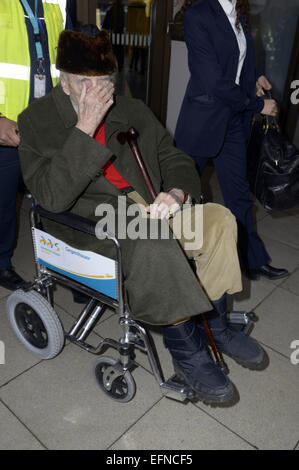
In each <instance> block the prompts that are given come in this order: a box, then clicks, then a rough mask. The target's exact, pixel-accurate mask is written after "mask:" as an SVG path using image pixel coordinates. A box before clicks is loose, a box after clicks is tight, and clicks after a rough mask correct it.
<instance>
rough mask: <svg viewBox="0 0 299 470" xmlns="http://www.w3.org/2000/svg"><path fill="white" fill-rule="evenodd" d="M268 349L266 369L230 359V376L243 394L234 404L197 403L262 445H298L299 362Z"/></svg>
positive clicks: (253, 441)
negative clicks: (247, 367)
mask: <svg viewBox="0 0 299 470" xmlns="http://www.w3.org/2000/svg"><path fill="white" fill-rule="evenodd" d="M267 353H268V355H269V358H270V364H269V366H268V368H267V369H266V370H264V371H249V370H247V369H244V368H242V367H240V366H238V365H237V364H234V363H233V361H231V360H229V361H228V363H229V368H230V374H229V377H230V379H231V380H232V381H233V383H234V384H235V385H236V387H237V389H238V391H239V395H240V400H239V401H238V403H236V404H235V405H234V406H232V407H215V408H212V407H205V408H204V405H202V404H201V403H200V402H198V404H197V405H196V406H198V407H199V408H200V409H204V410H205V411H206V412H207V413H208V414H209V415H211V416H213V417H214V418H216V419H217V420H218V421H220V422H221V423H222V424H223V425H225V426H227V427H228V428H229V429H231V430H232V431H234V432H235V433H237V434H238V435H239V436H242V438H243V439H245V440H247V441H248V442H250V443H251V444H252V445H254V446H256V447H257V448H259V449H264V450H271V449H277V450H284V449H294V447H295V445H296V443H297V441H298V435H299V429H298V421H299V408H298V389H299V374H298V366H294V365H292V364H291V362H290V361H289V360H288V359H286V358H284V357H282V356H280V355H279V354H277V353H275V352H273V351H271V350H269V349H267Z"/></svg>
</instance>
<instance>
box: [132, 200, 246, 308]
mask: <svg viewBox="0 0 299 470" xmlns="http://www.w3.org/2000/svg"><path fill="white" fill-rule="evenodd" d="M128 197H129V198H130V199H131V200H133V201H134V202H135V203H137V204H138V205H140V207H141V208H144V207H145V206H147V205H148V204H147V203H146V202H145V200H144V199H143V198H142V197H141V196H140V195H139V194H138V193H137V192H136V191H134V192H131V193H129V194H128ZM197 209H198V210H197ZM201 211H202V212H201ZM180 212H181V211H180ZM143 214H144V216H146V217H149V215H148V214H147V213H145V212H144V211H143ZM184 225H188V226H189V227H200V226H201V225H202V237H200V238H202V240H201V243H198V244H197V245H198V246H196V247H192V249H186V246H187V247H188V246H189V244H190V243H192V239H191V240H190V239H187V238H186V237H185V236H184V233H185V230H184ZM169 226H170V227H171V229H172V230H173V233H174V234H175V236H176V238H177V239H178V242H179V243H180V245H181V247H182V248H183V250H184V252H185V254H186V256H187V257H188V258H189V259H193V260H194V261H195V264H196V273H197V277H198V279H199V282H200V284H201V286H202V287H203V289H204V290H205V292H206V294H207V296H208V297H209V299H210V300H212V301H213V300H217V299H219V298H220V297H222V295H223V294H225V293H228V294H234V293H236V292H240V291H242V278H241V271H240V264H239V258H238V252H237V224H236V220H235V217H234V216H233V214H232V213H231V212H230V210H229V209H227V208H226V207H224V206H221V205H220V204H214V203H207V204H203V205H201V206H187V208H186V209H184V216H183V217H181V215H180V214H179V213H176V214H175V215H174V217H173V218H171V219H170V220H169Z"/></svg>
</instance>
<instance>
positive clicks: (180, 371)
mask: <svg viewBox="0 0 299 470" xmlns="http://www.w3.org/2000/svg"><path fill="white" fill-rule="evenodd" d="M163 339H164V344H165V346H166V348H167V349H169V352H170V353H171V355H172V358H173V365H174V369H175V372H176V374H177V375H178V376H179V378H180V379H182V380H184V382H185V383H186V384H187V385H189V386H190V387H191V388H192V390H193V391H194V392H195V394H196V396H197V397H198V398H199V399H200V400H202V401H204V402H205V403H223V402H228V401H230V400H231V399H232V398H233V396H234V394H235V389H234V387H233V384H232V383H231V382H230V380H229V379H228V378H227V377H226V376H225V375H224V374H223V372H222V371H221V369H220V368H219V367H218V366H216V365H215V363H214V362H213V360H212V359H211V357H210V355H209V353H208V351H207V349H206V346H205V344H204V341H203V340H202V338H201V335H200V331H199V329H198V327H197V324H196V323H195V322H194V321H193V320H189V321H186V322H184V323H181V324H179V325H175V326H165V327H163Z"/></svg>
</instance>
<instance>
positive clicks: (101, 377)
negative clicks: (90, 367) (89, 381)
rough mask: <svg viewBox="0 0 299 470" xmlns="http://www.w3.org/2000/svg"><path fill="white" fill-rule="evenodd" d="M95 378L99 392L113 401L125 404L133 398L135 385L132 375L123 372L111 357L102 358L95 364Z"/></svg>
mask: <svg viewBox="0 0 299 470" xmlns="http://www.w3.org/2000/svg"><path fill="white" fill-rule="evenodd" d="M95 376H96V379H97V382H98V384H99V386H100V388H101V390H103V392H104V393H105V394H106V395H108V396H109V397H110V398H112V399H113V400H116V401H120V402H122V403H127V402H128V401H130V400H132V398H133V397H134V395H135V392H136V384H135V381H134V379H133V377H132V374H131V373H130V372H129V371H128V370H127V371H125V372H124V371H123V370H122V367H121V365H120V363H119V362H118V361H117V360H115V359H113V358H112V357H108V356H103V357H101V358H100V359H99V360H98V361H97V362H96V365H95Z"/></svg>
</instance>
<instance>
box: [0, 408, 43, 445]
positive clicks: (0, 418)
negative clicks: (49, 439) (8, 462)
mask: <svg viewBox="0 0 299 470" xmlns="http://www.w3.org/2000/svg"><path fill="white" fill-rule="evenodd" d="M43 449H44V447H43V446H42V445H41V443H40V442H39V441H38V440H37V439H36V438H35V437H34V436H33V435H32V434H31V433H30V431H28V429H26V427H25V426H23V424H22V423H20V421H19V420H18V419H17V418H16V417H15V416H14V415H13V414H12V413H11V412H10V411H9V410H8V408H7V407H6V406H4V405H3V404H2V403H1V402H0V450H43Z"/></svg>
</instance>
